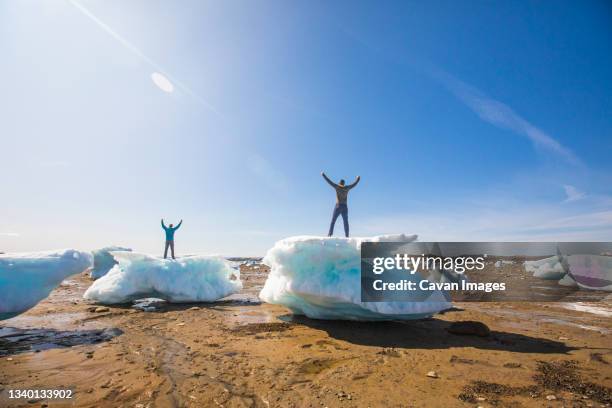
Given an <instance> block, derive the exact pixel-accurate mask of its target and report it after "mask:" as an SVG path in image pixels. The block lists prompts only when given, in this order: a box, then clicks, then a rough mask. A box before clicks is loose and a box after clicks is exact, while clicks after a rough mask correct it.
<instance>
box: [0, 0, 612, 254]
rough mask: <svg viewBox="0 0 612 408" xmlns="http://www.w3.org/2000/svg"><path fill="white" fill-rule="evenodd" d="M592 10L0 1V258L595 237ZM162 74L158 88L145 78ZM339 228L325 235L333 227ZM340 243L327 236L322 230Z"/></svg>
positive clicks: (607, 118) (598, 73) (608, 62)
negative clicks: (342, 203) (343, 228)
mask: <svg viewBox="0 0 612 408" xmlns="http://www.w3.org/2000/svg"><path fill="white" fill-rule="evenodd" d="M611 20H612V7H610V4H609V3H607V2H604V1H585V2H563V1H554V2H553V1H537V2H491V1H466V2H457V1H448V2H436V1H432V2H417V1H415V2H407V1H400V2H391V1H385V2H372V1H368V2H366V1H361V2H355V1H350V2H349V1H346V2H340V1H337V2H323V1H321V2H314V1H308V2H307V1H302V2H286V1H224V2H212V1H210V2H203V1H188V0H185V1H181V2H173V1H144V0H132V1H124V0H121V1H119V0H105V1H102V0H74V1H68V0H61V1H60V0H57V1H52V0H49V1H45V2H38V1H33V0H23V1H12V0H0V53H1V55H2V56H3V58H2V61H3V62H2V64H0V77H1V78H2V82H3V86H2V93H1V96H0V109H1V111H2V112H3V115H2V118H3V119H2V120H1V121H0V138H1V140H2V147H3V148H2V153H3V155H2V156H3V159H2V171H1V172H0V185H1V186H2V199H1V200H0V214H2V217H0V251H5V252H9V251H30V250H42V249H53V248H60V247H76V248H95V247H99V246H104V245H108V244H118V245H127V246H131V247H133V248H134V249H136V250H140V251H144V252H160V251H161V250H162V243H163V242H162V241H163V233H162V231H161V229H160V227H159V219H160V218H161V217H164V218H165V219H166V220H167V221H168V222H177V221H178V220H179V219H181V218H182V219H184V220H185V222H184V226H183V227H182V229H181V230H180V231H179V232H177V237H176V238H177V250H178V251H179V252H180V253H194V252H200V253H222V254H227V255H238V254H243V255H247V254H250V255H256V254H263V253H264V252H265V250H266V249H267V248H268V247H270V246H271V245H272V244H273V242H274V241H275V240H277V239H280V238H283V237H286V236H291V235H301V234H314V235H321V234H324V233H325V232H326V230H327V226H328V223H329V218H330V216H331V212H332V209H333V205H334V200H335V198H334V194H333V190H331V189H330V188H329V186H327V184H325V183H324V181H323V180H322V178H321V177H320V175H319V173H320V172H321V170H325V171H326V172H327V174H328V175H329V176H330V177H332V178H334V179H336V180H337V179H339V178H345V179H347V180H350V181H352V179H353V178H354V177H355V176H357V175H361V177H362V182H361V184H360V185H359V186H358V187H357V188H356V189H355V190H353V191H352V192H351V195H350V197H349V213H350V219H351V224H352V225H351V228H352V233H353V234H354V235H375V234H382V233H394V232H405V233H417V234H419V235H420V238H421V239H422V240H461V241H465V240H499V241H503V240H512V241H516V240H612V160H610V159H611V156H612V75H611V74H610V73H611V72H612V53H611V52H610V50H611V49H612V24H610V22H611ZM156 72H157V73H161V74H163V75H164V76H165V77H166V78H168V80H169V81H170V82H171V84H172V87H173V92H165V91H164V90H163V89H160V87H158V86H156V84H155V83H154V82H153V81H152V79H151V75H152V74H153V73H156ZM338 227H340V225H338ZM337 231H338V232H339V230H337Z"/></svg>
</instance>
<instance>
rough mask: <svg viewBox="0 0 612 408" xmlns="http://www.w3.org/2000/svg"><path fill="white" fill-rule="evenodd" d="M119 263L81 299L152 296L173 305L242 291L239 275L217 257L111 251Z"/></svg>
mask: <svg viewBox="0 0 612 408" xmlns="http://www.w3.org/2000/svg"><path fill="white" fill-rule="evenodd" d="M111 255H112V256H113V257H114V258H115V260H116V261H117V262H118V263H117V265H115V266H114V267H113V268H112V269H111V270H110V271H109V272H108V273H107V274H106V275H104V276H103V277H101V278H100V279H98V280H96V281H95V282H94V283H93V284H92V285H91V286H90V287H89V289H87V291H86V292H85V294H84V295H83V297H84V298H85V299H89V300H93V301H96V302H98V303H103V304H113V303H127V302H131V301H133V300H136V299H141V298H146V297H155V298H159V299H164V300H167V301H168V302H174V303H185V302H214V301H215V300H218V299H221V298H223V297H225V296H228V295H231V294H232V293H236V292H238V291H239V290H240V289H242V282H241V281H240V272H239V271H237V270H235V269H233V268H232V267H231V265H230V263H229V262H228V261H226V260H225V259H223V258H220V257H212V256H202V255H196V256H189V257H182V258H177V259H176V260H166V259H160V258H156V257H152V256H149V255H144V254H139V253H134V252H112V251H111Z"/></svg>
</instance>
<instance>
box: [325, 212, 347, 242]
mask: <svg viewBox="0 0 612 408" xmlns="http://www.w3.org/2000/svg"><path fill="white" fill-rule="evenodd" d="M339 215H341V216H342V221H343V222H344V236H345V237H347V238H348V236H349V223H348V207H347V206H346V204H336V207H335V208H334V215H332V220H331V224H329V233H328V234H327V236H328V237H331V236H332V235H334V225H335V224H336V220H337V219H338V216H339Z"/></svg>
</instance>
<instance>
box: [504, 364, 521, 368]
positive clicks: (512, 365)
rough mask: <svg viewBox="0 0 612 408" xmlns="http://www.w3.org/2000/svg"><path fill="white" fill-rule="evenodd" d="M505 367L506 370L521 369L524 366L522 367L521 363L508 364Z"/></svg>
mask: <svg viewBox="0 0 612 408" xmlns="http://www.w3.org/2000/svg"><path fill="white" fill-rule="evenodd" d="M504 367H506V368H521V367H522V365H521V363H506V364H504Z"/></svg>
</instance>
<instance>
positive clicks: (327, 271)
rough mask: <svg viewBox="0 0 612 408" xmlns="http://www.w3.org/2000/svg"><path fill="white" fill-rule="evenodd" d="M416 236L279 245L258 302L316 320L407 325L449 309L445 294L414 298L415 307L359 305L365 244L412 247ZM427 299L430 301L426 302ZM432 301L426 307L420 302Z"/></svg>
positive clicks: (295, 240)
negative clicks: (362, 246) (406, 323)
mask: <svg viewBox="0 0 612 408" xmlns="http://www.w3.org/2000/svg"><path fill="white" fill-rule="evenodd" d="M416 238H417V236H416V235H404V234H400V235H383V236H377V237H371V238H328V237H314V236H298V237H292V238H287V239H283V240H281V241H278V242H276V244H275V245H274V247H273V248H271V249H270V250H268V253H267V254H266V256H265V258H264V259H263V263H264V264H266V265H268V266H269V267H270V268H271V270H270V273H269V275H268V279H267V280H266V283H265V285H264V287H263V289H262V290H261V292H260V294H259V297H260V299H261V300H263V301H264V302H268V303H273V304H279V305H283V306H285V307H287V308H289V309H290V310H291V311H292V312H293V313H295V314H303V315H306V316H308V317H310V318H314V319H341V320H399V319H404V320H409V319H420V318H424V317H429V316H431V315H433V314H434V313H437V312H440V311H442V310H445V309H448V308H449V307H450V306H451V304H450V303H449V302H447V301H446V299H445V297H444V293H442V292H433V293H431V296H429V295H428V294H426V293H422V292H419V291H415V292H414V299H415V301H414V302H367V303H362V302H361V252H360V251H361V243H362V242H367V241H371V242H412V241H415V240H416ZM427 296H429V297H427ZM422 299H423V300H424V299H429V300H427V301H416V300H422Z"/></svg>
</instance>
